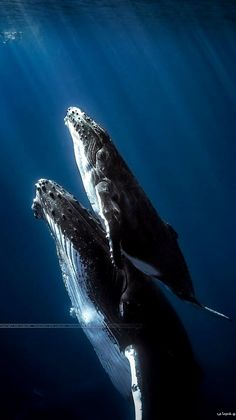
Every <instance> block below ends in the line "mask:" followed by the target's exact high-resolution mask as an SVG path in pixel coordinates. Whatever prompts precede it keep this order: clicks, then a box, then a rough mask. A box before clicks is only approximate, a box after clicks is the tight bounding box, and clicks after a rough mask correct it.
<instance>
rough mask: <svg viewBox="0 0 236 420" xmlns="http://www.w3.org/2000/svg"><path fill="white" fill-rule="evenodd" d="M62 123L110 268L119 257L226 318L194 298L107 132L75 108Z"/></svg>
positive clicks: (165, 234)
mask: <svg viewBox="0 0 236 420" xmlns="http://www.w3.org/2000/svg"><path fill="white" fill-rule="evenodd" d="M65 124H66V125H67V126H68V128H69V131H70V134H71V136H72V140H73V146H74V153H75V158H76V162H77V166H78V169H79V172H80V174H81V178H82V181H83V185H84V188H85V191H86V193H87V196H88V198H89V201H90V203H91V205H92V208H93V210H94V212H95V214H96V215H97V216H98V217H99V218H100V220H101V221H102V223H103V226H104V228H105V230H106V234H107V238H108V241H109V248H110V255H111V259H112V261H113V262H114V264H115V265H116V266H117V267H119V268H122V254H123V255H125V256H126V257H127V258H128V259H129V260H130V261H131V262H132V263H133V265H135V266H136V267H137V268H138V269H139V270H140V271H142V272H143V273H144V274H146V275H148V276H152V277H155V278H158V279H159V280H161V281H162V282H163V283H164V284H165V285H166V286H167V287H168V288H169V289H171V290H172V292H173V293H175V294H176V295H177V296H178V297H179V298H181V299H183V300H186V301H188V302H191V303H193V304H195V305H197V306H199V307H201V308H204V309H207V310H209V311H210V312H213V313H214V314H216V315H219V316H222V317H224V318H228V317H226V316H225V315H223V314H221V313H219V312H217V311H214V310H212V309H210V308H207V307H205V306H203V305H202V304H201V303H199V301H198V300H197V299H196V297H195V292H194V288H193V284H192V280H191V276H190V273H189V270H188V267H187V264H186V262H185V259H184V256H183V254H182V252H181V250H180V247H179V244H178V235H177V233H176V232H175V230H174V229H173V228H172V227H171V226H170V225H169V224H168V223H166V222H165V221H164V220H162V218H161V217H160V216H159V214H158V213H157V211H156V210H155V208H154V207H153V205H152V204H151V202H150V200H149V199H148V197H147V196H146V194H145V192H144V191H143V189H142V188H141V187H140V185H139V184H138V182H137V180H136V179H135V177H134V176H133V174H132V172H131V171H130V169H129V168H128V166H127V164H126V163H125V162H124V160H123V159H122V157H121V156H120V154H119V153H118V151H117V149H116V148H115V146H114V144H113V143H112V141H111V139H110V137H109V135H108V133H107V132H105V131H104V129H103V128H102V127H101V126H99V125H98V124H97V123H96V122H95V121H93V120H92V119H91V118H90V117H89V116H88V115H86V114H85V112H82V111H81V110H80V109H79V108H76V107H70V108H69V109H68V111H67V115H66V117H65Z"/></svg>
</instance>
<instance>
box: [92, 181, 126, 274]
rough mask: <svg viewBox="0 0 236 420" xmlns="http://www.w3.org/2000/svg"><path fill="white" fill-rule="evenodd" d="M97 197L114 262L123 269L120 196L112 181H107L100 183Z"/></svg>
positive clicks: (97, 186) (97, 187)
mask: <svg viewBox="0 0 236 420" xmlns="http://www.w3.org/2000/svg"><path fill="white" fill-rule="evenodd" d="M95 190H96V195H97V199H98V204H99V212H100V216H101V218H102V219H103V221H104V225H105V229H106V234H107V238H108V240H109V247H110V254H111V259H112V262H113V263H114V264H115V265H116V266H117V267H118V268H122V256H121V246H120V243H121V234H120V228H121V226H120V225H121V217H120V208H119V205H118V203H117V201H116V199H117V197H118V194H117V192H116V191H115V188H114V186H113V184H112V182H111V181H109V180H108V179H105V180H103V181H101V182H99V183H98V184H97V185H96V187H95Z"/></svg>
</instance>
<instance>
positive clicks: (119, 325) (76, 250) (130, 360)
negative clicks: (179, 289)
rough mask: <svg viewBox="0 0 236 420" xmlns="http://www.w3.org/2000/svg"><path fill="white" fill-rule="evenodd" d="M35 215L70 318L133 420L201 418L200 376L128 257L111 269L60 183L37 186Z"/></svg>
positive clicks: (155, 292)
mask: <svg viewBox="0 0 236 420" xmlns="http://www.w3.org/2000/svg"><path fill="white" fill-rule="evenodd" d="M32 208H33V211H34V215H35V217H36V218H39V219H43V220H44V221H45V222H46V223H47V225H48V227H49V230H50V232H51V235H52V237H53V239H54V241H55V245H56V250H57V255H58V259H59V263H60V267H61V271H62V277H63V280H64V283H65V287H66V289H67V292H68V294H69V297H70V300H71V304H72V311H71V312H72V313H73V314H74V315H75V316H76V317H77V319H78V321H79V323H80V325H81V327H82V329H83V331H84V332H85V334H86V335H87V337H88V339H89V340H90V342H91V344H92V345H93V347H94V350H95V352H96V354H97V356H98V358H99V360H100V362H101V364H102V366H103V368H104V369H105V370H106V372H107V373H108V375H109V377H110V379H111V381H112V382H113V384H114V386H115V387H116V388H117V389H118V390H119V391H120V392H121V393H122V394H123V395H124V396H126V397H127V398H130V397H133V403H134V411H135V419H136V420H156V419H162V420H164V419H169V418H170V416H173V415H174V416H180V417H181V418H182V419H185V418H186V419H189V418H191V419H195V418H198V417H197V414H196V407H195V402H196V401H195V399H196V396H197V393H198V385H199V379H200V377H201V375H200V374H199V371H200V370H199V368H198V365H197V363H196V361H195V358H194V355H193V352H192V349H191V345H190V343H189V340H188V337H187V334H186V332H185V329H184V327H183V325H182V323H181V321H180V320H179V318H178V316H177V315H176V313H175V311H174V310H173V308H172V306H171V305H170V303H169V301H168V300H167V298H166V297H165V295H164V294H163V292H162V291H161V290H160V288H159V287H158V285H157V284H156V282H154V281H153V280H150V279H149V281H147V279H146V275H145V274H143V273H142V272H141V271H140V270H138V269H137V268H136V267H135V266H134V265H133V264H132V263H131V262H130V261H129V260H128V259H127V258H125V257H124V261H123V270H119V269H118V268H117V267H116V266H114V265H113V264H112V262H111V259H110V254H109V246H108V243H107V240H106V237H105V231H104V229H103V227H102V225H101V223H100V221H99V220H97V219H96V218H95V217H94V216H93V215H92V214H91V213H90V212H89V211H87V210H86V209H85V208H84V207H83V206H82V205H81V204H80V203H79V202H78V201H77V200H76V199H75V198H74V197H73V196H72V195H71V194H69V193H68V192H67V191H66V190H64V189H63V188H62V187H61V186H59V185H58V184H57V183H55V182H53V181H50V180H43V179H42V180H40V181H38V183H37V184H36V197H35V199H34V201H33V205H32ZM121 307H122V316H121V309H120V308H121Z"/></svg>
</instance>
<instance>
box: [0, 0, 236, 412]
mask: <svg viewBox="0 0 236 420" xmlns="http://www.w3.org/2000/svg"><path fill="white" fill-rule="evenodd" d="M235 19H236V3H235V1H228V0H224V1H223V0H222V1H219V0H218V1H217V0H215V1H203V0H201V1H187V0H186V1H183V0H182V1H177V0H176V1H174V0H172V1H142V0H136V1H127V0H125V1H108V0H107V1H77V0H74V1H72V0H71V1H64V2H63V1H33V0H32V1H21V2H20V1H1V3H0V112H1V120H0V139H1V153H0V186H1V206H0V212H1V217H0V232H1V282H0V322H1V323H2V324H4V323H70V322H73V320H71V318H70V316H69V307H70V303H69V299H68V297H67V294H66V292H65V289H64V285H63V282H62V280H61V276H60V271H59V267H58V264H57V259H56V255H55V250H54V244H53V241H52V240H51V239H50V237H49V234H48V231H47V229H46V227H45V225H43V223H40V222H36V221H35V220H34V218H33V215H32V212H31V210H30V205H31V200H32V198H33V196H34V183H35V182H36V181H37V180H38V178H41V177H44V178H51V179H55V180H56V181H58V182H59V183H61V184H62V185H63V186H65V187H66V188H67V189H68V190H70V191H71V192H73V193H74V194H75V195H76V196H77V197H78V198H79V199H80V200H82V202H84V203H85V204H86V205H87V201H86V198H85V195H84V193H83V190H82V187H81V182H80V179H79V177H78V174H77V170H76V167H75V163H74V159H73V154H72V144H71V140H70V138H69V134H68V132H67V129H66V128H65V126H64V123H63V118H64V116H65V112H66V109H67V107H68V106H70V105H77V106H80V107H82V108H84V109H85V110H86V111H87V112H88V113H89V114H90V115H91V116H93V117H94V118H95V120H97V121H99V122H100V123H102V124H103V125H104V126H105V127H106V128H107V129H108V131H109V132H110V134H111V136H112V138H113V139H114V142H115V143H116V145H117V147H118V148H119V150H120V152H121V153H122V154H123V156H124V157H125V159H126V160H127V162H128V163H129V165H130V167H131V168H132V169H133V171H134V172H135V174H136V176H137V177H138V179H139V180H140V182H141V184H142V186H143V187H144V189H145V190H146V192H147V193H148V195H149V196H150V198H151V199H152V201H153V203H154V205H155V206H156V207H157V209H158V210H159V212H160V214H161V215H162V216H163V217H164V218H165V219H166V220H168V221H169V222H170V223H171V224H172V225H173V226H174V227H175V229H176V230H177V231H178V232H179V236H180V242H181V246H182V249H183V250H184V253H185V256H186V259H187V261H188V263H189V266H190V269H191V272H192V276H193V279H194V284H195V287H196V291H197V295H198V297H199V299H200V300H201V301H202V302H204V303H205V304H207V305H208V306H211V307H213V308H215V309H218V310H220V311H222V312H224V313H226V314H229V315H230V316H231V317H232V318H234V322H233V323H227V322H224V321H221V320H218V319H215V318H213V317H211V316H208V314H206V313H203V312H201V311H198V310H196V309H194V308H192V307H191V306H189V305H186V304H184V303H182V302H180V301H178V300H177V299H176V298H174V297H173V296H171V295H170V293H168V296H169V297H170V300H171V301H172V302H173V305H174V306H175V307H176V309H177V310H178V313H179V314H180V316H181V318H182V320H183V322H184V324H185V326H186V328H187V331H188V334H189V336H190V339H191V341H192V345H193V348H194V351H195V354H196V357H197V359H198V361H199V362H200V364H201V366H202V368H203V370H204V372H205V377H204V384H203V391H204V395H205V401H206V402H205V405H204V406H203V407H202V415H201V418H202V419H211V418H212V419H214V418H217V417H218V416H217V413H219V412H221V411H225V412H236V398H235V395H236V379H235V378H236V336H235V322H236V321H235V319H236V308H235V292H236V285H235V280H236V263H235V262H236V255H235V250H236V223H235V214H236V194H235V193H236V182H235V181H236V176H235V163H236V142H235V132H236V130H235V128H236V112H235V111H236V99H235V93H236V71H235V69H236V30H235V29H236V28H235V22H236V21H235ZM9 32H10V33H11V34H13V35H10V36H9ZM14 32H15V34H14ZM9 38H15V39H9ZM154 330H155V326H154ZM0 340H1V346H0V384H1V392H0V402H1V404H0V412H1V413H0V414H1V418H3V419H7V418H9V419H35V418H40V419H46V418H51V419H54V418H59V416H61V417H60V418H64V419H67V418H70V419H81V420H91V419H99V418H102V419H103V420H110V419H114V420H119V419H122V420H129V419H131V418H132V409H131V408H130V405H129V403H128V402H126V401H123V399H122V397H120V395H119V394H118V393H117V392H116V390H114V389H113V387H112V385H111V384H110V382H109V379H108V378H107V377H106V374H105V372H104V371H103V370H102V368H101V367H100V365H99V363H98V361H97V359H96V357H95V354H94V352H93V350H92V348H91V347H90V345H89V343H88V342H87V340H86V338H85V337H84V335H83V333H82V332H81V331H80V330H79V329H27V330H24V329H11V330H9V329H1V330H0ZM170 403H171V402H170ZM4 410H5V411H4Z"/></svg>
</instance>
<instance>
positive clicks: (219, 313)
mask: <svg viewBox="0 0 236 420" xmlns="http://www.w3.org/2000/svg"><path fill="white" fill-rule="evenodd" d="M187 301H188V302H190V303H192V304H193V305H195V306H196V307H197V308H200V309H205V310H206V311H208V312H210V313H212V314H213V315H215V316H217V317H219V318H224V319H227V320H228V321H231V318H230V317H228V316H227V315H224V314H222V313H221V312H218V311H215V310H214V309H211V308H209V307H208V306H205V305H202V304H201V303H200V302H198V300H197V299H196V298H194V297H192V298H191V299H188V300H187Z"/></svg>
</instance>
